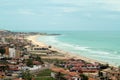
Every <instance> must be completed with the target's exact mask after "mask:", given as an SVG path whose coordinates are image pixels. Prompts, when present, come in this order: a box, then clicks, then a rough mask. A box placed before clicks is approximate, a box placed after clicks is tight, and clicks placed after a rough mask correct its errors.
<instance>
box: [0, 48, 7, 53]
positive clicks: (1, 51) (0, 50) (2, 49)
mask: <svg viewBox="0 0 120 80" xmlns="http://www.w3.org/2000/svg"><path fill="white" fill-rule="evenodd" d="M5 51H6V50H5V48H3V47H0V53H1V55H3V54H5Z"/></svg>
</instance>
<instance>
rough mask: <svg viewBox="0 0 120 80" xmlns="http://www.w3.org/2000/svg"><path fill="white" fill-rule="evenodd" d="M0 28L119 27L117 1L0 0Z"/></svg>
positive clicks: (92, 28)
mask: <svg viewBox="0 0 120 80" xmlns="http://www.w3.org/2000/svg"><path fill="white" fill-rule="evenodd" d="M0 29H7V30H16V31H23V30H24V31H40V30H50V31H54V30H120V0H0Z"/></svg>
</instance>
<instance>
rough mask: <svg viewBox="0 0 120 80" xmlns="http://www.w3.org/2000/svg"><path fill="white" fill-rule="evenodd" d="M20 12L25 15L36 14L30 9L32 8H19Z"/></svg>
mask: <svg viewBox="0 0 120 80" xmlns="http://www.w3.org/2000/svg"><path fill="white" fill-rule="evenodd" d="M18 13H19V14H23V15H36V13H34V12H32V11H30V10H18Z"/></svg>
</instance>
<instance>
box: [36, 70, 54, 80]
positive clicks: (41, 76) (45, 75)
mask: <svg viewBox="0 0 120 80" xmlns="http://www.w3.org/2000/svg"><path fill="white" fill-rule="evenodd" d="M51 72H52V71H51V70H50V69H45V70H42V71H40V72H39V73H38V75H37V76H36V77H35V80H55V79H54V78H52V77H51Z"/></svg>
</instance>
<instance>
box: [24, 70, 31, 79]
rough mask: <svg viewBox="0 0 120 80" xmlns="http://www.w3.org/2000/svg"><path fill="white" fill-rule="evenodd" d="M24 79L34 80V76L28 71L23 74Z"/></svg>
mask: <svg viewBox="0 0 120 80" xmlns="http://www.w3.org/2000/svg"><path fill="white" fill-rule="evenodd" d="M22 78H23V79H24V80H32V78H33V75H32V74H31V73H30V71H29V70H27V71H25V72H23V73H22Z"/></svg>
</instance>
